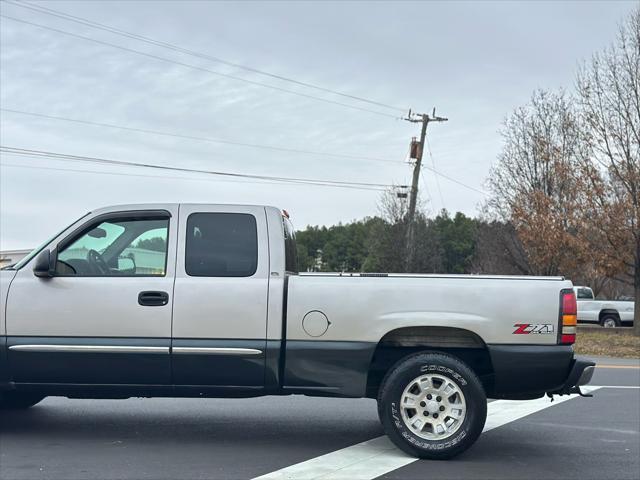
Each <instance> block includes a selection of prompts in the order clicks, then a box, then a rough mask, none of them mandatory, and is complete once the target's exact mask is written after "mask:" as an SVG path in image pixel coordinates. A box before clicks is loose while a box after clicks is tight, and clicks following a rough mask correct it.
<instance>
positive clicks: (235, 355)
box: [172, 205, 281, 389]
mask: <svg viewBox="0 0 640 480" xmlns="http://www.w3.org/2000/svg"><path fill="white" fill-rule="evenodd" d="M179 235H180V239H179V247H178V258H177V262H176V282H175V290H174V292H175V293H174V307H173V342H172V368H173V379H174V383H175V384H176V385H183V386H196V388H201V389H202V388H203V387H204V386H210V387H215V388H218V387H225V388H233V387H240V388H247V387H249V388H258V387H259V388H261V387H263V385H264V370H265V344H266V326H267V292H268V286H269V253H268V252H269V246H268V239H267V223H266V215H265V210H264V208H263V207H253V206H241V207H236V206H233V207H231V206H206V205H203V206H200V205H181V206H180V233H179ZM280 301H281V300H280Z"/></svg>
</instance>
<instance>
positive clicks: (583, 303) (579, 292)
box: [573, 286, 634, 328]
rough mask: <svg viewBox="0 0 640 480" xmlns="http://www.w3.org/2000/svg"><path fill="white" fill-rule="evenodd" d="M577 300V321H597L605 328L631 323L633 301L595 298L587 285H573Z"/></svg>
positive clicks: (629, 324)
mask: <svg viewBox="0 0 640 480" xmlns="http://www.w3.org/2000/svg"><path fill="white" fill-rule="evenodd" d="M573 291H574V292H575V293H576V299H577V301H578V322H580V323H598V324H600V325H602V326H603V327H606V328H613V327H620V326H623V325H624V326H631V325H633V314H634V308H633V301H630V300H629V301H627V300H596V299H595V298H594V295H593V290H591V289H590V288H589V287H582V286H577V287H573Z"/></svg>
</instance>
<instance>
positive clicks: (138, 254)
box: [56, 217, 169, 277]
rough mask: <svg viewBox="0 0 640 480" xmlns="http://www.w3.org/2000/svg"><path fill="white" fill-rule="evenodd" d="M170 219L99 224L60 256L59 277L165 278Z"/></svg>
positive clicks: (68, 245) (136, 219) (62, 249)
mask: <svg viewBox="0 0 640 480" xmlns="http://www.w3.org/2000/svg"><path fill="white" fill-rule="evenodd" d="M168 231H169V219H168V218H157V217H153V218H134V219H132V218H129V219H128V218H122V217H120V218H114V219H112V220H105V221H102V222H97V223H95V224H93V225H91V226H89V227H88V228H86V229H84V230H83V231H82V232H81V233H80V234H78V235H77V236H76V237H75V238H73V239H72V240H71V241H70V242H68V243H67V242H65V243H66V245H65V246H63V247H62V248H61V250H60V251H59V252H58V258H57V264H56V273H57V274H58V275H64V276H66V275H71V276H80V277H96V276H99V277H103V276H104V277H110V276H164V275H165V271H166V264H167V238H168Z"/></svg>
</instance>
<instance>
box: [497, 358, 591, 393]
mask: <svg viewBox="0 0 640 480" xmlns="http://www.w3.org/2000/svg"><path fill="white" fill-rule="evenodd" d="M487 347H488V349H489V354H490V356H491V362H492V364H493V371H494V376H493V382H492V387H491V388H490V389H489V392H488V395H489V396H490V397H493V398H508V399H529V398H539V397H542V396H543V395H544V394H545V393H547V392H549V393H553V394H565V393H578V391H577V390H576V388H577V387H579V386H580V385H585V384H587V383H588V382H589V381H590V380H591V377H592V376H593V370H594V366H595V364H594V363H593V362H588V361H585V360H578V359H575V358H574V354H573V347H572V346H571V345H487Z"/></svg>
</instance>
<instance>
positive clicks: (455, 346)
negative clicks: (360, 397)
mask: <svg viewBox="0 0 640 480" xmlns="http://www.w3.org/2000/svg"><path fill="white" fill-rule="evenodd" d="M423 351H432V352H440V353H446V354H449V355H453V356H455V357H457V358H459V359H460V360H461V361H463V362H464V363H466V364H467V365H468V366H469V368H471V369H472V370H473V371H474V372H475V373H476V375H478V377H479V378H480V380H481V382H482V384H483V386H484V388H485V391H487V392H490V391H492V389H493V376H494V375H493V374H494V371H493V365H492V363H491V357H490V355H489V350H488V349H487V345H486V344H485V342H484V341H483V340H482V338H480V336H479V335H477V334H476V333H474V332H472V331H470V330H466V329H463V328H456V327H440V326H437V327H436V326H412V327H401V328H397V329H394V330H391V331H389V332H387V333H386V334H385V335H384V336H383V337H382V338H381V339H380V341H379V342H378V344H377V346H376V348H375V351H374V353H373V356H372V359H371V362H370V364H369V370H368V372H367V397H370V398H376V397H377V393H378V390H379V388H380V385H381V384H382V381H383V379H384V377H385V375H386V374H387V372H388V371H389V370H390V369H391V368H392V367H393V366H394V365H395V364H396V363H397V362H398V361H400V360H401V359H402V358H405V357H406V356H408V355H411V354H414V353H418V352H423Z"/></svg>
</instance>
